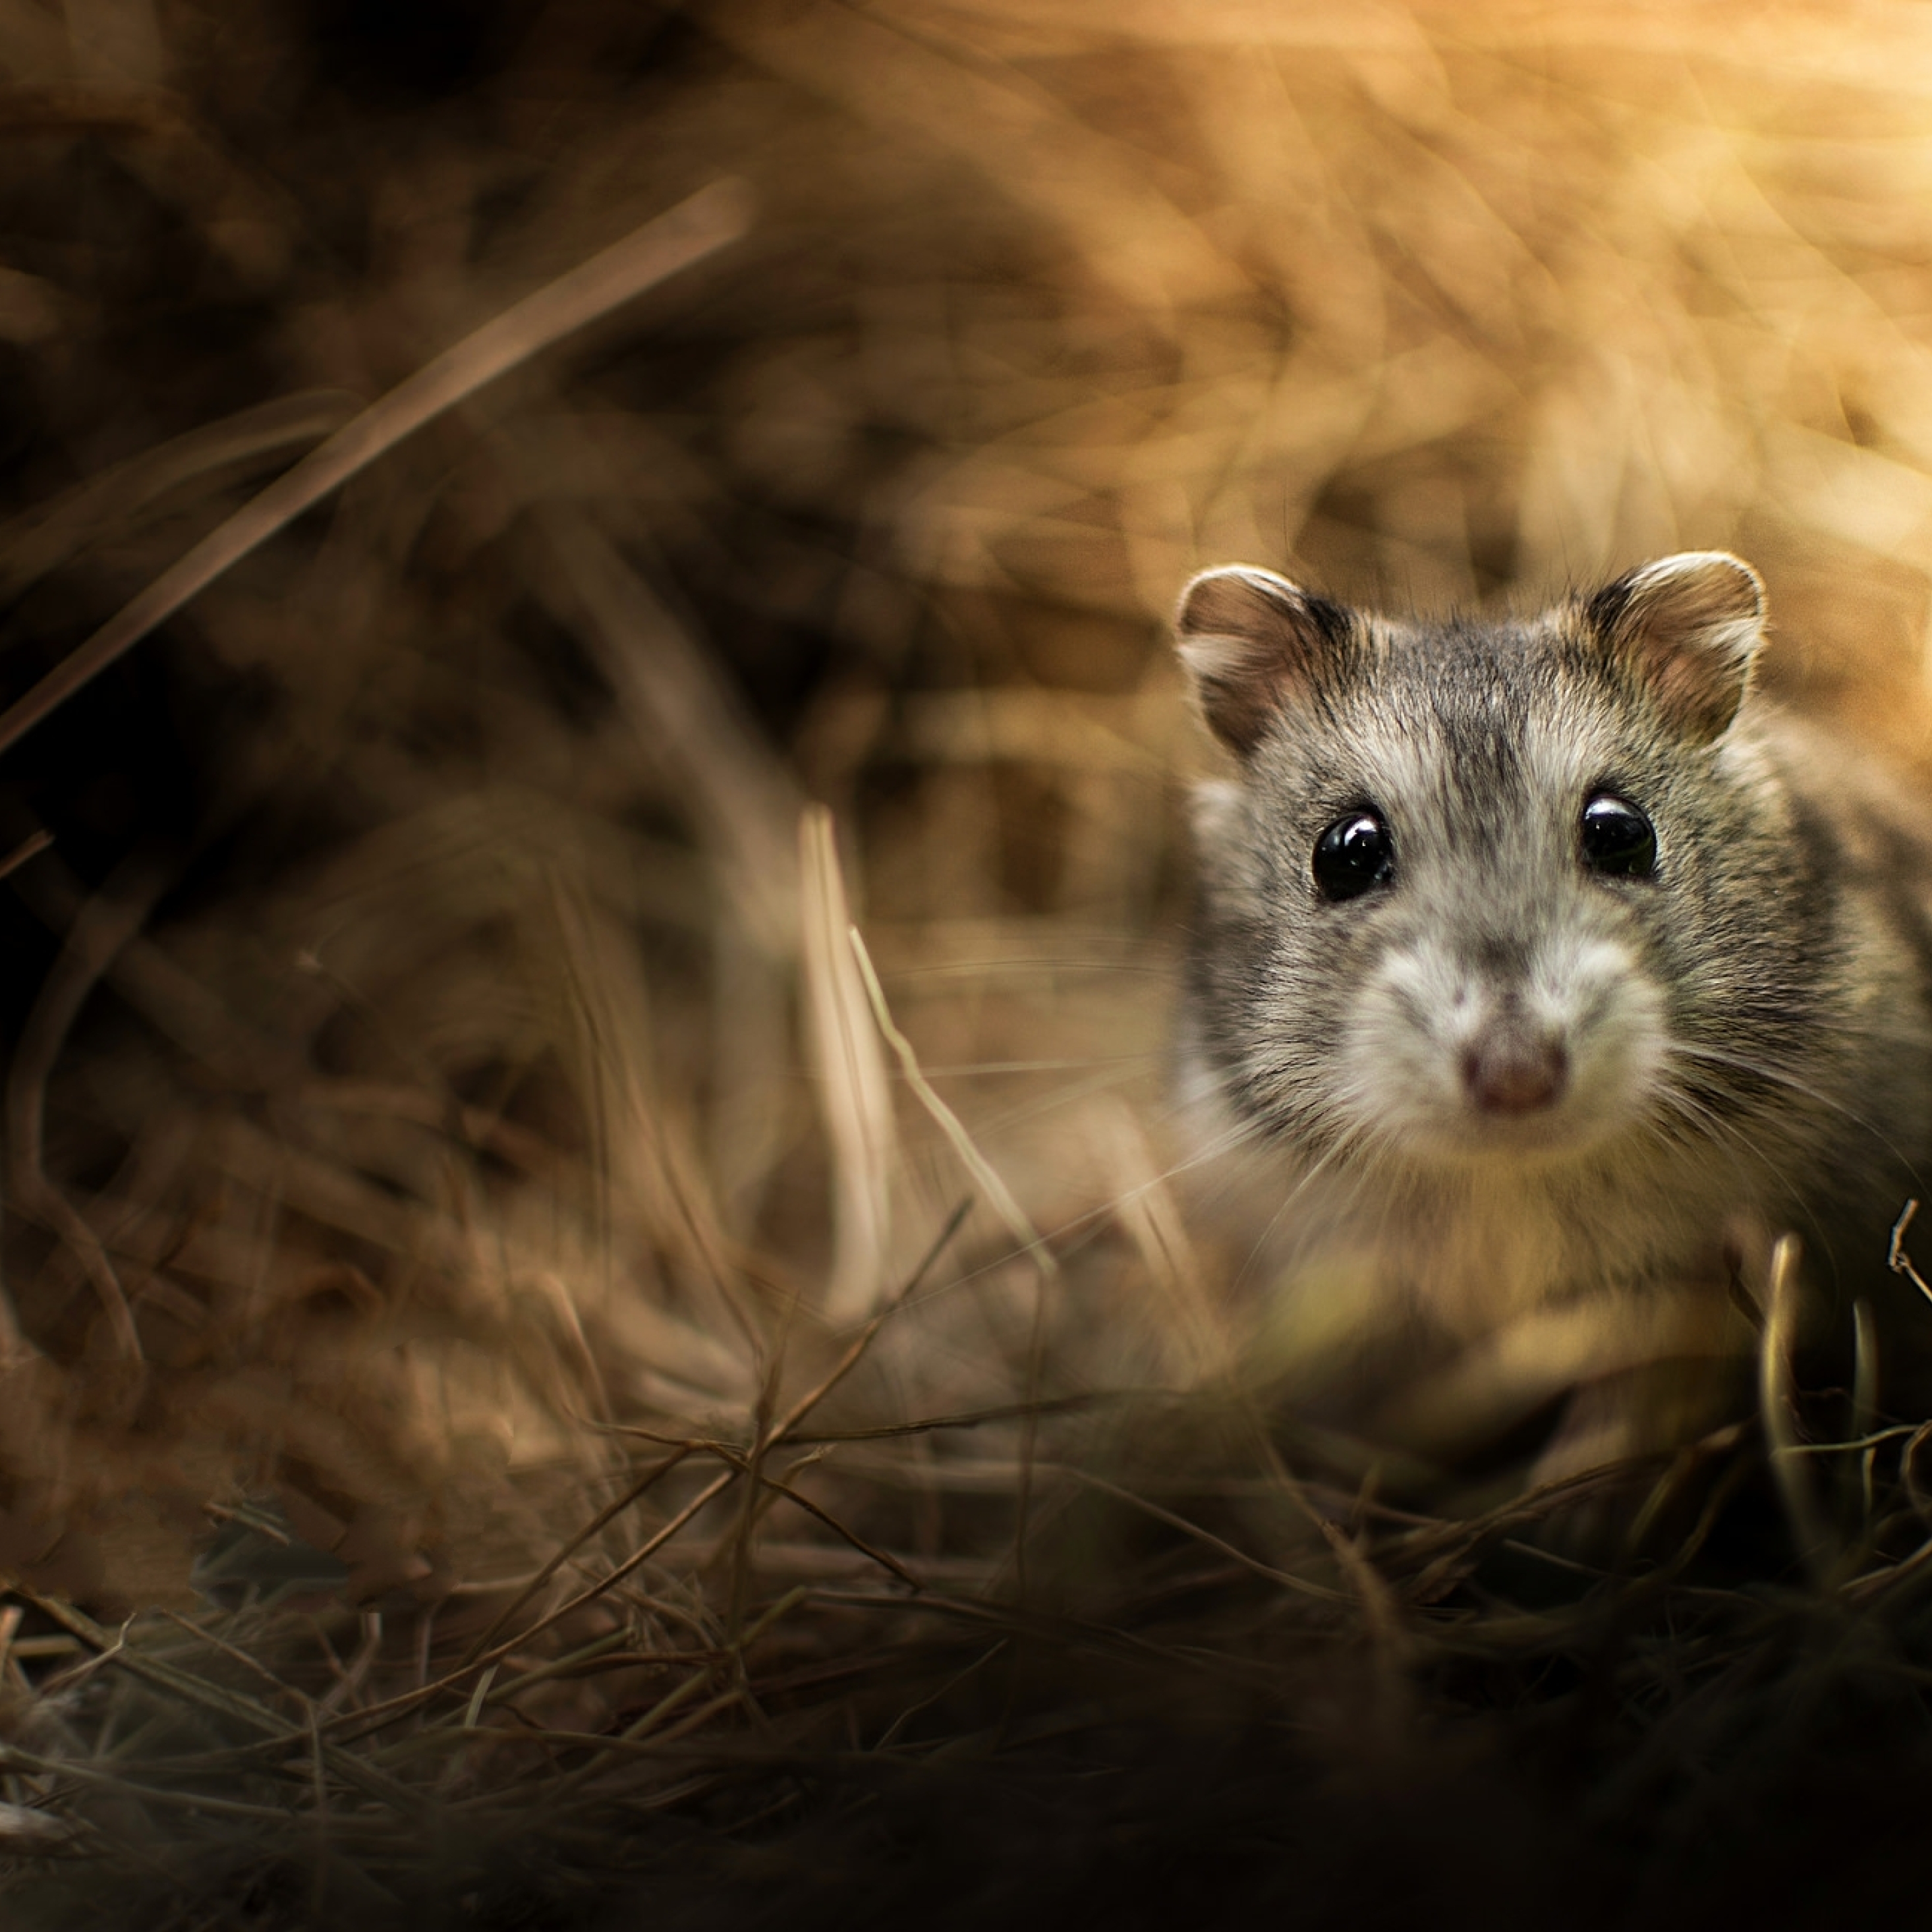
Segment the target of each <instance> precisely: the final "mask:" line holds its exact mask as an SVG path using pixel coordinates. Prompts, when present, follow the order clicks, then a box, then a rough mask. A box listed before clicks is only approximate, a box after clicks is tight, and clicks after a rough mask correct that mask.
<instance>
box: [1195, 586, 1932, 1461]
mask: <svg viewBox="0 0 1932 1932" xmlns="http://www.w3.org/2000/svg"><path fill="white" fill-rule="evenodd" d="M1764 625H1765V600H1764V592H1763V585H1762V584H1761V583H1760V580H1759V578H1758V576H1757V572H1756V571H1754V570H1753V569H1752V568H1751V566H1750V565H1748V564H1746V563H1745V562H1742V561H1741V560H1739V559H1738V558H1736V557H1734V556H1729V555H1726V554H1724V553H1718V552H1714V551H1698V552H1691V553H1686V554H1684V555H1680V556H1670V557H1666V558H1664V559H1661V561H1659V562H1653V563H1650V564H1647V565H1645V566H1643V568H1640V569H1637V570H1635V571H1632V572H1631V573H1630V574H1628V575H1627V576H1624V577H1620V578H1619V579H1618V580H1616V582H1614V583H1610V584H1609V585H1607V586H1605V587H1604V588H1603V589H1600V590H1598V591H1597V592H1595V593H1594V594H1591V595H1577V596H1574V597H1572V598H1569V599H1568V600H1567V601H1564V602H1562V603H1560V604H1557V605H1556V607H1554V608H1553V609H1551V610H1547V611H1545V612H1544V613H1542V614H1541V615H1540V616H1535V617H1533V618H1529V619H1500V620H1495V621H1491V620H1487V619H1483V620H1478V619H1474V618H1468V617H1460V616H1458V617H1453V618H1451V619H1447V620H1445V621H1421V620H1414V621H1403V620H1398V619H1393V618H1390V617H1385V616H1378V615H1374V614H1372V613H1367V612H1365V611H1361V610H1352V609H1349V608H1346V607H1343V606H1342V605H1340V604H1336V603H1333V602H1331V601H1328V600H1327V599H1326V598H1322V597H1320V596H1317V595H1313V594H1311V593H1310V592H1307V591H1306V590H1304V589H1300V588H1298V586H1295V584H1293V583H1289V581H1287V580H1286V579H1284V578H1283V577H1279V576H1277V575H1275V574H1273V573H1271V572H1270V571H1266V570H1262V569H1258V568H1245V567H1236V568H1224V569H1217V570H1211V571H1205V572H1204V573H1203V574H1201V575H1199V576H1198V577H1195V578H1194V579H1193V581H1192V582H1190V583H1189V584H1188V586H1187V589H1186V590H1185V592H1184V593H1183V595H1182V597H1181V603H1180V608H1179V613H1178V619H1177V629H1178V643H1179V649H1180V653H1181V660H1182V661H1183V663H1184V665H1185V667H1186V669H1187V673H1188V676H1189V677H1190V680H1191V682H1192V684H1193V689H1194V692H1195V694H1196V698H1197V700H1198V702H1199V708H1200V710H1201V713H1202V716H1203V718H1205V721H1206V723H1207V724H1208V727H1210V729H1211V730H1212V731H1213V733H1214V735H1215V736H1217V738H1218V739H1220V741H1221V743H1222V744H1223V745H1224V746H1225V747H1226V748H1227V750H1228V751H1229V752H1231V753H1232V754H1233V757H1234V760H1235V767H1236V769H1235V775H1233V776H1232V778H1230V779H1227V780H1225V781H1215V782H1210V783H1208V784H1203V785H1202V786H1201V787H1199V790H1198V793H1197V794H1196V811H1195V828H1196V843H1197V846H1198V848H1199V865H1200V886H1199V900H1198V907H1197V916H1196V920H1195V923H1194V926H1193V932H1192V938H1191V947H1190V960H1189V966H1188V977H1187V994H1186V997H1185V1000H1184V1012H1183V1020H1184V1026H1183V1031H1184V1052H1185V1064H1186V1067H1187V1072H1186V1075H1185V1079H1184V1085H1185V1088H1186V1090H1187V1099H1188V1100H1189V1102H1190V1106H1191V1107H1192V1108H1193V1110H1194V1112H1195V1113H1196V1118H1198V1119H1199V1120H1200V1121H1202V1127H1201V1130H1200V1132H1201V1133H1202V1135H1203V1136H1205V1139H1204V1140H1203V1143H1202V1151H1203V1152H1204V1154H1205V1153H1208V1152H1214V1151H1219V1150H1223V1149H1227V1148H1238V1149H1239V1150H1240V1151H1239V1153H1238V1154H1237V1155H1230V1156H1228V1157H1227V1158H1229V1159H1238V1160H1241V1162H1243V1163H1244V1165H1245V1169H1246V1172H1247V1175H1248V1176H1249V1179H1250V1184H1251V1185H1253V1187H1255V1188H1256V1190H1257V1192H1258V1194H1259V1207H1260V1210H1261V1211H1262V1214H1263V1215H1264V1217H1265V1219H1266V1220H1267V1222H1268V1225H1269V1233H1268V1236H1267V1238H1266V1240H1265V1242H1264V1244H1263V1253H1264V1256H1265V1259H1264V1260H1263V1261H1262V1262H1261V1263H1260V1264H1259V1265H1261V1266H1262V1267H1265V1268H1266V1269H1268V1271H1271V1277H1272V1278H1273V1279H1274V1280H1277V1282H1278V1283H1280V1288H1279V1294H1278V1299H1281V1300H1283V1301H1284V1302H1285V1304H1286V1307H1287V1309H1288V1313H1287V1315H1286V1317H1285V1318H1284V1319H1286V1322H1287V1325H1288V1327H1289V1329H1290V1330H1292V1331H1294V1333H1295V1334H1297V1335H1298V1336H1299V1337H1301V1341H1300V1342H1298V1343H1297V1344H1296V1346H1297V1348H1298V1349H1300V1351H1301V1361H1302V1369H1303V1373H1304V1381H1305V1382H1308V1383H1309V1384H1310V1385H1311V1386H1313V1385H1316V1384H1319V1385H1320V1386H1319V1389H1318V1391H1317V1398H1318V1401H1319V1400H1328V1401H1329V1402H1330V1403H1331V1406H1332V1405H1333V1404H1334V1403H1336V1402H1337V1401H1339V1400H1340V1398H1339V1397H1337V1391H1338V1390H1340V1389H1343V1388H1346V1389H1348V1390H1349V1391H1350V1394H1349V1399H1348V1402H1347V1403H1344V1404H1343V1408H1344V1409H1345V1411H1346V1413H1347V1414H1348V1415H1349V1419H1350V1421H1352V1423H1354V1424H1361V1423H1362V1422H1363V1419H1364V1418H1365V1417H1366V1418H1370V1426H1372V1427H1375V1428H1380V1429H1382V1430H1385V1432H1387V1433H1389V1434H1391V1435H1392V1436H1394V1437H1395V1438H1396V1439H1397V1440H1399V1441H1401V1442H1406V1443H1407V1444H1409V1445H1411V1446H1412V1447H1416V1448H1420V1449H1421V1450H1423V1451H1427V1452H1428V1453H1430V1454H1443V1455H1453V1454H1455V1453H1457V1451H1459V1450H1460V1449H1466V1448H1469V1446H1470V1444H1471V1443H1472V1442H1473V1441H1475V1440H1476V1439H1480V1438H1481V1436H1483V1434H1484V1432H1485V1431H1486V1430H1487V1431H1490V1432H1492V1433H1496V1434H1497V1435H1499V1436H1502V1435H1505V1434H1507V1433H1508V1430H1510V1429H1511V1428H1512V1427H1516V1426H1517V1423H1518V1421H1519V1419H1520V1418H1521V1417H1523V1416H1524V1415H1530V1414H1532V1412H1538V1411H1539V1409H1541V1410H1542V1411H1544V1412H1548V1413H1550V1415H1553V1416H1554V1417H1555V1418H1557V1419H1556V1421H1555V1422H1554V1424H1553V1434H1552V1435H1551V1436H1550V1437H1549V1439H1547V1442H1546V1445H1545V1447H1544V1451H1543V1456H1542V1460H1541V1463H1538V1465H1537V1466H1536V1472H1537V1473H1538V1475H1552V1474H1560V1473H1564V1472H1568V1471H1570V1470H1574V1469H1577V1468H1578V1467H1580V1466H1586V1465H1587V1464H1589V1463H1592V1462H1596V1461H1603V1460H1610V1458H1611V1457H1615V1456H1617V1455H1621V1454H1631V1453H1635V1452H1637V1451H1643V1450H1647V1449H1652V1448H1661V1447H1664V1446H1667V1445H1669V1444H1670V1443H1671V1442H1673V1441H1675V1440H1681V1439H1683V1438H1684V1437H1685V1436H1687V1435H1688V1434H1691V1433H1697V1431H1700V1430H1703V1429H1705V1428H1707V1427H1710V1426H1711V1424H1712V1421H1713V1420H1714V1419H1715V1418H1716V1417H1717V1416H1718V1415H1719V1414H1720V1412H1721V1409H1722V1407H1723V1404H1724V1402H1725V1401H1733V1404H1734V1407H1735V1408H1741V1407H1742V1406H1744V1404H1745V1402H1746V1401H1747V1400H1748V1395H1747V1393H1746V1391H1748V1386H1749V1385H1748V1382H1746V1381H1745V1376H1744V1375H1743V1373H1742V1370H1743V1369H1744V1367H1745V1365H1746V1364H1748V1362H1749V1361H1750V1359H1751V1355H1752V1352H1753V1349H1754V1336H1753V1332H1752V1325H1751V1322H1752V1316H1753V1313H1754V1310H1753V1306H1752V1301H1751V1290H1752V1288H1753V1286H1754V1285H1755V1284H1756V1283H1758V1282H1759V1281H1760V1279H1761V1276H1760V1273H1759V1271H1760V1270H1761V1268H1762V1265H1763V1259H1764V1257H1765V1256H1766V1254H1767V1253H1769V1244H1770V1241H1771V1238H1772V1237H1773V1236H1775V1235H1776V1234H1777V1233H1778V1232H1780V1231H1781V1230H1784V1229H1790V1230H1791V1231H1793V1232H1796V1234H1797V1235H1799V1237H1800V1238H1801V1240H1802V1244H1803V1253H1804V1271H1805V1279H1806V1280H1807V1282H1808V1285H1809V1286H1808V1292H1809V1293H1810V1295H1811V1297H1812V1299H1813V1300H1814V1301H1815V1302H1816V1303H1817V1305H1818V1307H1820V1309H1821V1310H1824V1311H1825V1313H1824V1314H1823V1316H1821V1318H1820V1319H1821V1322H1823V1325H1825V1326H1826V1327H1829V1326H1831V1325H1833V1324H1837V1325H1839V1326H1840V1327H1841V1328H1842V1330H1843V1331H1844V1332H1846V1333H1849V1330H1850V1328H1851V1326H1852V1310H1853V1308H1854V1307H1855V1306H1856V1304H1858V1302H1860V1301H1865V1302H1867V1304H1868V1305H1869V1304H1881V1305H1882V1306H1884V1307H1885V1308H1886V1309H1887V1310H1888V1315H1887V1322H1888V1325H1884V1326H1882V1334H1883V1344H1882V1347H1881V1348H1880V1349H1879V1350H1878V1357H1879V1361H1880V1363H1881V1364H1882V1365H1883V1367H1884V1368H1885V1371H1886V1373H1887V1374H1888V1376H1891V1377H1893V1378H1894V1390H1893V1391H1892V1392H1893V1393H1894V1396H1895V1394H1896V1387H1895V1382H1896V1378H1897V1375H1898V1374H1900V1373H1902V1369H1901V1367H1900V1365H1901V1364H1903V1362H1904V1361H1906V1358H1908V1357H1909V1355H1910V1354H1911V1352H1912V1348H1913V1346H1915V1344H1914V1340H1913V1338H1914V1337H1915V1334H1916V1331H1917V1328H1919V1327H1925V1328H1932V1309H1927V1308H1925V1307H1923V1306H1922V1305H1919V1304H1918V1303H1917V1301H1916V1298H1914V1297H1910V1296H1909V1294H1906V1293H1902V1292H1898V1285H1897V1284H1896V1283H1893V1282H1892V1281H1891V1278H1890V1277H1889V1276H1888V1272H1887V1268H1886V1259H1887V1253H1888V1231H1889V1230H1890V1229H1891V1226H1892V1224H1893V1223H1894V1221H1895V1220H1896V1219H1897V1217H1898V1215H1899V1214H1900V1210H1901V1208H1903V1205H1904V1203H1905V1202H1906V1199H1907V1198H1908V1197H1909V1196H1915V1195H1916V1194H1918V1193H1920V1192H1921V1184H1920V1182H1919V1180H1918V1175H1919V1174H1920V1173H1921V1172H1932V1160H1927V1159H1926V1158H1925V1155H1926V1154H1927V1150H1928V1148H1932V916H1928V910H1929V909H1932V817H1928V816H1927V814H1924V812H1922V811H1920V810H1919V809H1918V807H1917V806H1916V805H1915V802H1914V801H1913V800H1912V799H1911V798H1910V796H1909V793H1908V789H1907V787H1905V786H1904V785H1903V784H1900V783H1899V782H1898V781H1894V780H1889V779H1887V778H1885V777H1883V776H1882V775H1879V774H1876V773H1875V772H1873V769H1872V768H1871V766H1870V763H1869V761H1868V760H1865V759H1864V758H1862V757H1861V756H1860V755H1859V754H1857V753H1856V752H1855V751H1853V750H1852V749H1851V748H1849V746H1847V745H1845V744H1843V742H1841V741H1838V740H1837V739H1834V738H1833V737H1832V736H1830V735H1829V734H1828V733H1825V732H1823V731H1821V730H1816V729H1813V728H1810V727H1806V726H1805V725H1803V724H1801V723H1799V721H1796V719H1794V718H1791V717H1790V716H1789V715H1786V714H1784V712H1781V710H1780V709H1779V708H1778V706H1775V705H1774V704H1773V703H1771V702H1770V701H1769V700H1767V699H1766V698H1765V697H1763V696H1762V695H1761V694H1758V693H1757V692H1756V691H1754V689H1753V677H1752V672H1753V667H1754V663H1755V661H1756V660H1757V656H1758V654H1759V652H1760V647H1761V646H1762V643H1763V637H1764ZM1397 1334H1400V1335H1402V1336H1404V1337H1408V1338H1409V1340H1407V1341H1406V1342H1405V1343H1403V1346H1404V1347H1406V1348H1407V1349H1408V1350H1409V1355H1408V1358H1407V1359H1408V1360H1409V1362H1410V1364H1411V1366H1412V1368H1413V1369H1415V1371H1416V1373H1412V1374H1411V1375H1409V1376H1408V1377H1407V1378H1406V1379H1403V1378H1400V1377H1390V1378H1385V1380H1384V1381H1382V1382H1379V1383H1378V1382H1376V1381H1375V1380H1374V1379H1373V1377H1371V1378H1370V1379H1369V1380H1368V1381H1367V1382H1364V1380H1363V1379H1362V1376H1363V1373H1364V1372H1363V1371H1362V1370H1361V1367H1360V1362H1361V1358H1362V1357H1363V1355H1364V1350H1365V1349H1367V1350H1369V1352H1371V1353H1373V1346H1371V1345H1372V1344H1373V1345H1374V1346H1383V1348H1384V1352H1385V1355H1387V1353H1388V1344H1389V1338H1390V1337H1393V1336H1396V1335H1397ZM1310 1337H1314V1338H1316V1340H1315V1341H1313V1342H1311V1341H1310V1340H1309V1338H1310ZM1377 1337H1379V1338H1380V1340H1379V1343H1377V1341H1376V1338H1377ZM1416 1337H1428V1338H1433V1340H1427V1341H1418V1340H1416V1339H1415V1338H1416ZM1901 1338H1902V1339H1901ZM1351 1362H1353V1363H1354V1364H1355V1367H1350V1366H1349V1364H1350V1363H1351ZM1385 1366H1386V1364H1385ZM1352 1376H1353V1377H1354V1378H1355V1379H1354V1380H1353V1381H1351V1377H1352Z"/></svg>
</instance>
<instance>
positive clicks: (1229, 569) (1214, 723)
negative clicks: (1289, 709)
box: [1174, 564, 1357, 758]
mask: <svg viewBox="0 0 1932 1932" xmlns="http://www.w3.org/2000/svg"><path fill="white" fill-rule="evenodd" d="M1174 628H1175V637H1176V640H1177V642H1178V646H1179V648H1180V652H1181V663H1182V664H1184V666H1185V667H1186V668H1187V674H1188V676H1190V678H1191V679H1193V684H1194V692H1195V696H1196V697H1197V698H1198V699H1199V701H1200V705H1201V715H1202V716H1203V717H1204V718H1206V719H1207V721H1208V725H1209V727H1210V728H1211V730H1213V732H1214V735H1215V736H1217V738H1219V739H1220V740H1221V742H1223V744H1224V745H1226V746H1227V747H1228V748H1229V750H1230V751H1233V752H1235V754H1236V755H1237V756H1238V757H1244V758H1245V757H1247V756H1248V755H1249V754H1250V753H1251V752H1252V751H1253V750H1254V748H1255V747H1256V745H1259V743H1260V742H1261V741H1262V739H1263V738H1264V737H1265V736H1266V735H1267V733H1268V726H1269V725H1270V724H1271V723H1272V722H1273V721H1274V718H1276V716H1277V715H1278V714H1279V713H1280V712H1281V711H1282V710H1283V709H1284V708H1285V707H1286V706H1289V705H1291V704H1293V703H1295V702H1297V701H1298V700H1301V699H1303V698H1305V697H1307V696H1308V695H1309V694H1310V693H1311V692H1313V691H1314V690H1315V689H1316V687H1317V686H1318V685H1322V684H1325V683H1328V682H1332V681H1333V679H1334V676H1335V674H1336V673H1337V672H1338V671H1339V670H1341V669H1342V668H1343V665H1344V664H1345V663H1346V661H1348V660H1349V659H1350V658H1352V656H1353V655H1355V649H1356V648H1357V646H1356V640H1355V625H1354V622H1353V621H1352V619H1351V616H1350V614H1349V612H1348V611H1347V610H1345V609H1344V608H1343V606H1342V605H1340V604H1331V603H1330V602H1329V601H1328V598H1325V597H1316V596H1312V595H1310V593H1309V592H1307V591H1306V590H1304V589H1301V586H1299V585H1298V584H1293V583H1289V580H1288V579H1287V578H1286V577H1277V576H1276V574H1274V571H1271V570H1259V569H1256V568H1254V567H1253V565H1247V564H1231V565H1226V566H1225V567H1224V568H1221V569H1219V570H1204V571H1202V573H1201V574H1200V575H1199V577H1196V578H1194V579H1193V581H1192V582H1191V583H1189V585H1188V586H1187V589H1185V590H1184V591H1183V592H1181V605H1180V608H1179V609H1178V610H1177V611H1176V612H1175V619H1174Z"/></svg>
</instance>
